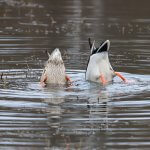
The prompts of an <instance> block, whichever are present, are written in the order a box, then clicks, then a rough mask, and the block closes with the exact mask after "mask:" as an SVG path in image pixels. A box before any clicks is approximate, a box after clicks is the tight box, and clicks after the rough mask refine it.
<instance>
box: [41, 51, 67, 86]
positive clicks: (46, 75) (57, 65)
mask: <svg viewBox="0 0 150 150" xmlns="http://www.w3.org/2000/svg"><path fill="white" fill-rule="evenodd" d="M48 55H49V59H48V61H47V63H46V65H45V68H44V70H43V73H42V76H41V81H44V82H45V84H66V83H67V80H66V73H65V66H64V63H63V60H62V57H61V53H60V51H59V49H58V48H56V49H55V50H54V51H53V52H52V54H51V55H50V54H48Z"/></svg>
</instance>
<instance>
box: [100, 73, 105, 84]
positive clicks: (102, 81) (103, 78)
mask: <svg viewBox="0 0 150 150" xmlns="http://www.w3.org/2000/svg"><path fill="white" fill-rule="evenodd" d="M99 79H100V82H101V83H102V84H103V85H105V84H106V83H107V81H106V79H105V77H104V75H103V74H102V75H100V78H99Z"/></svg>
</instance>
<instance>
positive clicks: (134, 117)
mask: <svg viewBox="0 0 150 150" xmlns="http://www.w3.org/2000/svg"><path fill="white" fill-rule="evenodd" d="M135 3H136V6H135ZM149 3H150V2H149V1H148V0H144V1H142V2H141V1H132V2H131V1H129V0H127V1H123V0H116V1H103V0H100V1H98V0H93V1H80V0H76V1H69V0H66V1H58V0H55V1H48V0H45V1H39V0H37V1H34V0H28V1H25V0H1V1H0V11H1V13H0V21H1V24H0V75H1V77H2V79H1V80H0V102H1V103H0V111H1V113H0V138H1V140H0V149H2V150H5V149H14V150H19V149H21V150H27V149H32V150H38V149H39V150H41V149H43V150H45V149H46V150H51V149H67V150H69V149H96V150H99V149H107V148H110V149H146V148H147V149H149V147H150V143H149V141H150V136H149V130H150V127H149V120H150V111H149V109H150V97H149V92H150V76H149V70H150V65H149V62H150V51H149V49H150V44H149V43H150V41H149V37H150V25H149V22H150V19H149V11H150V10H149ZM88 37H91V38H92V39H95V40H96V41H98V43H100V42H101V41H103V40H105V39H110V41H111V50H110V59H111V62H112V65H113V66H114V68H115V70H117V71H121V72H122V74H123V75H124V76H125V77H126V78H127V79H128V80H129V82H128V83H127V84H124V83H123V82H122V81H120V79H119V78H115V79H114V82H113V83H111V84H109V85H107V86H106V87H102V86H100V85H98V84H95V83H89V82H86V81H85V80H84V77H85V71H84V70H85V68H86V64H87V60H88V56H89V53H90V51H89V46H88V42H87V39H88ZM98 43H96V44H98ZM56 47H58V48H60V50H61V52H62V56H63V59H64V62H65V65H66V68H67V69H68V70H67V73H68V74H69V76H71V78H72V80H73V81H74V85H73V86H71V87H61V88H60V87H47V88H42V87H41V86H40V85H39V79H40V75H41V72H42V70H41V68H43V64H44V61H45V60H47V56H46V53H45V51H46V50H49V51H52V50H53V49H54V48H56Z"/></svg>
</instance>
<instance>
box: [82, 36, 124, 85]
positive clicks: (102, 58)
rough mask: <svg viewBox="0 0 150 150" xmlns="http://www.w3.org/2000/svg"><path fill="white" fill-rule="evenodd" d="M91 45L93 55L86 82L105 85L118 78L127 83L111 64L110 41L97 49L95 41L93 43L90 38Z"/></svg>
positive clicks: (87, 70) (90, 58)
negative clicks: (109, 55)
mask: <svg viewBox="0 0 150 150" xmlns="http://www.w3.org/2000/svg"><path fill="white" fill-rule="evenodd" d="M89 45H90V49H91V55H90V57H89V61H88V65H87V69H86V75H85V77H86V80H88V81H93V82H98V83H102V84H103V85H104V84H106V83H108V82H110V81H112V80H113V78H114V77H115V76H118V77H120V78H121V79H122V80H123V81H124V82H126V79H125V78H124V77H123V76H122V75H121V74H120V73H119V72H115V71H114V70H113V68H112V66H111V64H110V62H109V57H108V50H109V48H110V41H109V40H106V41H105V42H103V43H102V44H101V45H100V46H99V47H98V48H96V47H95V41H94V42H93V43H91V40H90V38H89Z"/></svg>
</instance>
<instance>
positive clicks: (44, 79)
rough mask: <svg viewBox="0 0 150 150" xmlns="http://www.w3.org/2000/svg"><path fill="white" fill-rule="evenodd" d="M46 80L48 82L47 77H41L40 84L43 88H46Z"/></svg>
mask: <svg viewBox="0 0 150 150" xmlns="http://www.w3.org/2000/svg"><path fill="white" fill-rule="evenodd" d="M46 80H47V76H46V75H44V76H42V77H41V81H40V84H41V86H42V87H45V86H46Z"/></svg>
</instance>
